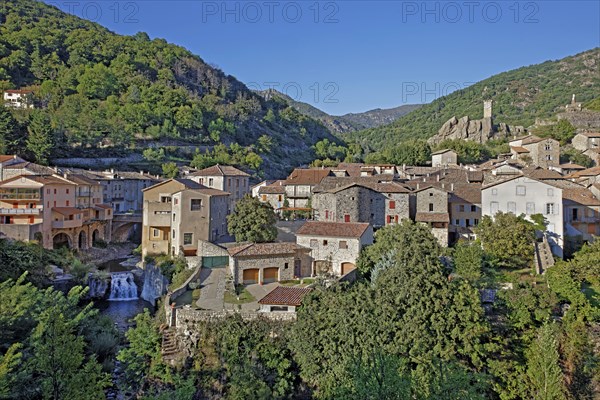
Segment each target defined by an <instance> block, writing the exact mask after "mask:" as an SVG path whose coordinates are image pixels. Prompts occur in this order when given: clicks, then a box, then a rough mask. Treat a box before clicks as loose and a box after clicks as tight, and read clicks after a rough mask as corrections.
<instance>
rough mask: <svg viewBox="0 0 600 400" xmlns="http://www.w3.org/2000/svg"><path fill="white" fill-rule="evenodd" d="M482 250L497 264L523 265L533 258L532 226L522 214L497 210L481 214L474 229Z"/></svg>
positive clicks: (533, 235) (533, 230)
mask: <svg viewBox="0 0 600 400" xmlns="http://www.w3.org/2000/svg"><path fill="white" fill-rule="evenodd" d="M475 231H476V232H477V235H478V237H479V239H480V240H481V244H482V245H483V250H484V251H485V252H486V253H487V254H489V255H490V256H491V257H492V258H493V259H494V260H495V261H496V262H498V264H499V265H502V266H505V267H520V268H523V267H526V266H528V265H531V262H532V261H533V242H534V240H535V226H534V225H533V224H532V223H531V222H529V221H527V220H526V219H525V218H524V217H523V216H516V215H514V214H512V213H503V212H498V213H497V214H496V215H495V216H494V218H492V217H490V216H484V217H483V218H482V219H481V222H480V223H479V225H478V226H477V227H476V228H475Z"/></svg>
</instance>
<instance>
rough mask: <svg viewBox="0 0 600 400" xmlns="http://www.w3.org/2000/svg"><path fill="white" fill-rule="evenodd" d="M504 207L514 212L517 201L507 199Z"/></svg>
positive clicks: (515, 211)
mask: <svg viewBox="0 0 600 400" xmlns="http://www.w3.org/2000/svg"><path fill="white" fill-rule="evenodd" d="M506 209H507V211H508V212H510V213H513V214H516V213H517V203H515V202H514V201H509V202H508V204H507V205H506Z"/></svg>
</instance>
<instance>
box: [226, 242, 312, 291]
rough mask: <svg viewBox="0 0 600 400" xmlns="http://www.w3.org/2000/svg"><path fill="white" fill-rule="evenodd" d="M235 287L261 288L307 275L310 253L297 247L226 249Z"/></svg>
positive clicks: (250, 245) (268, 245) (252, 245)
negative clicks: (241, 285)
mask: <svg viewBox="0 0 600 400" xmlns="http://www.w3.org/2000/svg"><path fill="white" fill-rule="evenodd" d="M228 252H229V272H230V273H231V276H232V277H233V281H234V284H236V285H237V284H244V285H250V284H255V283H258V284H261V285H262V284H264V283H271V282H279V281H287V280H292V279H294V278H296V277H301V276H307V275H309V274H310V269H309V267H310V263H309V261H308V260H309V259H308V257H307V254H308V252H309V250H308V249H307V248H304V247H302V246H300V245H297V244H296V243H248V244H243V245H240V246H236V247H232V248H229V249H228Z"/></svg>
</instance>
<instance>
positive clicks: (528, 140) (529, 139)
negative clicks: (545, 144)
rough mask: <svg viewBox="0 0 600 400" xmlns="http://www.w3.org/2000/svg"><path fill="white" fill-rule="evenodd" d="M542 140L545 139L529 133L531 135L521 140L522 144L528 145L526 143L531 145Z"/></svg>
mask: <svg viewBox="0 0 600 400" xmlns="http://www.w3.org/2000/svg"><path fill="white" fill-rule="evenodd" d="M542 140H544V139H542V138H541V137H539V136H535V135H529V136H526V137H525V138H523V139H522V140H521V146H526V145H529V144H534V143H539V142H541V141H542Z"/></svg>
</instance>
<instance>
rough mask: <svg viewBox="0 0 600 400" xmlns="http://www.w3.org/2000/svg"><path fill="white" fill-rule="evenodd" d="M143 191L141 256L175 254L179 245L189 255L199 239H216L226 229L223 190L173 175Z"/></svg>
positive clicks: (226, 205) (225, 206)
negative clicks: (173, 177)
mask: <svg viewBox="0 0 600 400" xmlns="http://www.w3.org/2000/svg"><path fill="white" fill-rule="evenodd" d="M143 193H144V210H143V213H142V257H145V256H146V255H159V254H170V255H177V254H179V253H180V252H181V249H182V248H183V252H184V254H186V253H187V254H189V255H191V254H192V253H193V252H194V250H195V249H194V248H196V249H197V245H196V243H198V241H201V240H204V241H209V242H211V241H215V240H217V239H219V238H220V237H222V236H224V235H225V234H226V233H227V232H226V215H227V207H228V204H229V202H228V198H227V196H229V194H228V193H226V192H223V191H221V190H217V189H210V188H207V187H205V186H203V185H201V184H199V183H197V182H195V181H192V180H190V179H180V178H176V179H169V180H166V181H164V182H160V183H158V184H156V185H154V186H150V187H148V188H145V189H144V190H143ZM190 234H191V237H190ZM190 241H191V244H189V243H190Z"/></svg>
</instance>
